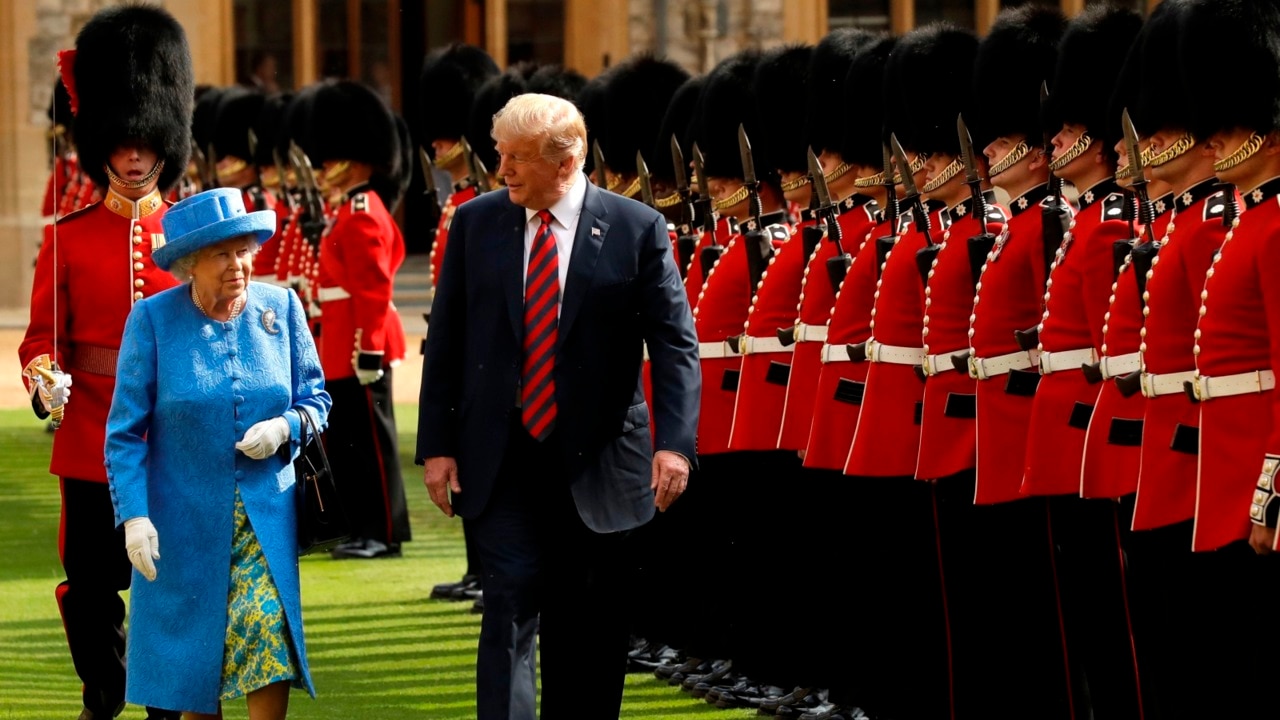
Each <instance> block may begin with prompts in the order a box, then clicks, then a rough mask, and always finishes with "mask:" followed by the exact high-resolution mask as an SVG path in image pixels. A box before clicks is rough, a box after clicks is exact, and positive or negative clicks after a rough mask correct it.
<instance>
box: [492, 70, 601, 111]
mask: <svg viewBox="0 0 1280 720" xmlns="http://www.w3.org/2000/svg"><path fill="white" fill-rule="evenodd" d="M586 84H587V79H586V78H585V77H583V76H582V73H580V72H578V71H577V70H570V69H569V68H566V67H564V66H563V65H542V66H540V67H539V68H538V69H537V70H535V71H534V72H533V74H532V75H530V76H529V92H531V93H540V94H542V95H555V96H556V97H558V98H564V99H565V100H568V101H569V102H576V101H577V99H578V95H579V94H580V93H581V92H582V88H583V87H584V86H585V85H586ZM499 109H501V108H499ZM579 109H581V108H579Z"/></svg>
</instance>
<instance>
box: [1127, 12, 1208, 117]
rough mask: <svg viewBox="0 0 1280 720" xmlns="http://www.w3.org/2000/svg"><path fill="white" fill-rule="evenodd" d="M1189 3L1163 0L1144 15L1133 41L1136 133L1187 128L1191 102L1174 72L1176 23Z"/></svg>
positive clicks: (1132, 108) (1131, 108)
mask: <svg viewBox="0 0 1280 720" xmlns="http://www.w3.org/2000/svg"><path fill="white" fill-rule="evenodd" d="M1188 5H1189V3H1187V2H1186V1H1185V0H1163V2H1161V3H1160V4H1159V5H1158V6H1156V9H1155V10H1154V11H1153V12H1152V13H1151V17H1149V18H1147V22H1146V24H1144V25H1143V26H1142V32H1141V34H1139V35H1138V39H1137V40H1136V41H1135V42H1134V47H1135V48H1140V49H1141V52H1142V81H1141V83H1140V84H1139V86H1138V94H1137V96H1136V107H1135V106H1130V109H1129V113H1130V115H1132V116H1133V123H1134V126H1135V127H1136V128H1137V130H1138V135H1140V136H1147V135H1150V134H1152V133H1154V132H1157V131H1159V130H1161V129H1164V128H1170V129H1174V130H1189V129H1190V128H1191V123H1192V103H1189V102H1187V98H1189V97H1191V95H1188V94H1187V88H1188V86H1187V85H1186V84H1185V82H1184V78H1183V77H1182V74H1181V73H1178V72H1171V71H1176V69H1177V67H1176V62H1177V61H1176V58H1177V57H1178V32H1179V29H1180V28H1179V23H1180V21H1181V19H1182V16H1183V15H1184V14H1185V13H1186V11H1187V7H1188Z"/></svg>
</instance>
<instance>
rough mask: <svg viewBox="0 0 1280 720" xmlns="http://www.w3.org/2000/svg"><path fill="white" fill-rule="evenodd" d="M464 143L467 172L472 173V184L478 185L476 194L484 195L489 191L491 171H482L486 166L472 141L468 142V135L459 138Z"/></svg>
mask: <svg viewBox="0 0 1280 720" xmlns="http://www.w3.org/2000/svg"><path fill="white" fill-rule="evenodd" d="M458 142H459V143H460V144H461V145H462V156H463V158H464V159H466V161H467V172H468V173H469V174H470V175H471V184H472V185H475V186H476V194H477V195H483V194H484V193H487V192H489V190H490V189H491V188H490V187H489V173H488V172H482V171H481V170H480V168H483V167H484V163H483V162H480V158H478V157H476V153H475V151H474V150H472V149H471V143H469V142H467V138H466V137H462V138H459V139H458Z"/></svg>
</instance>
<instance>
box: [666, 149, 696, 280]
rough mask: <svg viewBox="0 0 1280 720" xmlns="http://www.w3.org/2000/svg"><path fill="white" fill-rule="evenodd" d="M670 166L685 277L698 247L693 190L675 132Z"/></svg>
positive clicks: (677, 240)
mask: <svg viewBox="0 0 1280 720" xmlns="http://www.w3.org/2000/svg"><path fill="white" fill-rule="evenodd" d="M671 166H672V168H673V169H674V172H675V177H676V192H677V193H678V194H679V195H680V221H679V223H678V224H677V225H676V254H677V255H679V256H680V276H681V277H687V276H688V274H689V265H690V264H691V263H692V262H693V251H694V250H695V249H697V247H698V238H697V236H696V235H694V234H693V224H694V217H695V215H696V211H695V210H694V207H693V191H692V190H690V189H689V178H688V176H687V175H685V164H684V153H682V152H680V141H679V139H677V138H676V136H675V133H672V134H671Z"/></svg>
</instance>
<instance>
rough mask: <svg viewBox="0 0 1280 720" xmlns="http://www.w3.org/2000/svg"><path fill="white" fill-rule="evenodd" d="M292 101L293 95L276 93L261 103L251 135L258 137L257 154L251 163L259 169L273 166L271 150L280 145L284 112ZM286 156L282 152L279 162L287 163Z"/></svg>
mask: <svg viewBox="0 0 1280 720" xmlns="http://www.w3.org/2000/svg"><path fill="white" fill-rule="evenodd" d="M292 101H293V93H276V94H274V95H271V96H269V97H267V98H266V100H264V101H263V102H262V111H261V112H259V113H258V117H257V118H256V119H255V120H254V121H253V133H254V134H255V135H257V136H258V153H257V155H255V156H254V157H253V162H254V163H255V164H257V165H258V166H259V167H267V166H270V165H274V164H275V161H276V159H275V155H274V154H273V152H272V151H273V150H275V149H276V148H278V147H279V145H280V136H281V135H282V134H283V133H284V132H285V129H284V122H285V112H287V110H288V108H289V103H290V102H292ZM287 158H288V155H285V154H284V153H283V152H282V153H281V154H280V160H281V161H282V162H285V163H286V164H287V163H288V159H287Z"/></svg>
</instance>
